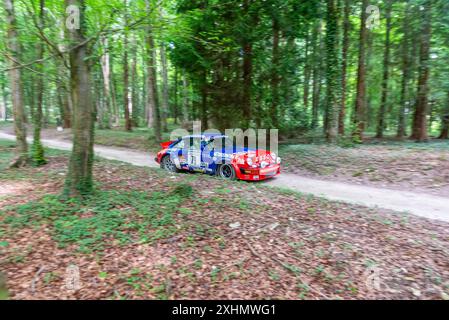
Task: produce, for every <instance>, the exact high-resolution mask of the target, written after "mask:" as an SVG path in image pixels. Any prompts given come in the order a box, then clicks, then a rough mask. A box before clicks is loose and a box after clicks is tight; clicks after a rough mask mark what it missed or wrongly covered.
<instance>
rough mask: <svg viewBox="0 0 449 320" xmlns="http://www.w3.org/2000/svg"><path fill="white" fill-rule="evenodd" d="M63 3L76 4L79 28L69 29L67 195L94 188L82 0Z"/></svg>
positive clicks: (67, 0) (91, 115)
mask: <svg viewBox="0 0 449 320" xmlns="http://www.w3.org/2000/svg"><path fill="white" fill-rule="evenodd" d="M65 3H66V5H67V6H69V5H75V6H78V8H79V10H80V28H79V29H71V30H69V35H70V42H71V45H72V46H73V49H72V50H70V53H69V55H70V84H71V94H72V102H73V130H72V131H73V149H72V155H71V157H70V163H69V172H68V175H67V178H66V182H65V183H66V186H65V194H66V195H68V196H70V197H79V196H84V195H88V194H90V193H91V192H92V189H93V179H92V166H93V161H94V148H93V145H94V105H93V103H92V96H91V92H90V89H91V81H90V69H89V65H88V62H87V60H86V58H87V56H88V53H87V44H86V38H85V31H86V22H85V20H84V11H85V7H86V5H85V2H84V0H66V1H65Z"/></svg>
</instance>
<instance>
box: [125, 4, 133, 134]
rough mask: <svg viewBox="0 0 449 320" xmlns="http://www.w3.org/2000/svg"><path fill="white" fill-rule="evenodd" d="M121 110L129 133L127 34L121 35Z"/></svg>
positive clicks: (126, 22)
mask: <svg viewBox="0 0 449 320" xmlns="http://www.w3.org/2000/svg"><path fill="white" fill-rule="evenodd" d="M127 6H128V1H127V0H125V17H124V21H125V28H126V27H127V26H128V8H127ZM123 110H124V115H125V130H126V131H131V130H132V126H131V118H130V113H129V63H128V32H127V31H125V32H124V34H123Z"/></svg>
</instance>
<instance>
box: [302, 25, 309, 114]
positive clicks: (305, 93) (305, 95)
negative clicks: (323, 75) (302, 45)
mask: <svg viewBox="0 0 449 320" xmlns="http://www.w3.org/2000/svg"><path fill="white" fill-rule="evenodd" d="M305 42H306V49H305V53H304V60H305V65H304V89H303V97H302V98H303V103H304V110H306V111H307V110H308V109H309V90H310V74H311V61H310V42H311V41H310V35H309V30H307V34H306V40H305Z"/></svg>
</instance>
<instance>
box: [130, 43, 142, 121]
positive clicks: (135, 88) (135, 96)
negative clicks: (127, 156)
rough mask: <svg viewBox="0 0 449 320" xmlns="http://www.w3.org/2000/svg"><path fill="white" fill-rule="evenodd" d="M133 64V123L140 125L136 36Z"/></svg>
mask: <svg viewBox="0 0 449 320" xmlns="http://www.w3.org/2000/svg"><path fill="white" fill-rule="evenodd" d="M132 55H133V58H132V65H131V107H132V115H131V118H132V125H133V126H134V127H138V126H139V117H140V110H141V108H140V101H139V91H140V89H139V74H138V73H137V41H136V36H133V38H132Z"/></svg>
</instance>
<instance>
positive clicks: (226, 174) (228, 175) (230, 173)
mask: <svg viewBox="0 0 449 320" xmlns="http://www.w3.org/2000/svg"><path fill="white" fill-rule="evenodd" d="M218 175H219V176H220V177H221V178H223V179H227V180H235V170H234V167H233V166H232V165H230V164H224V165H222V166H220V168H218Z"/></svg>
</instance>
